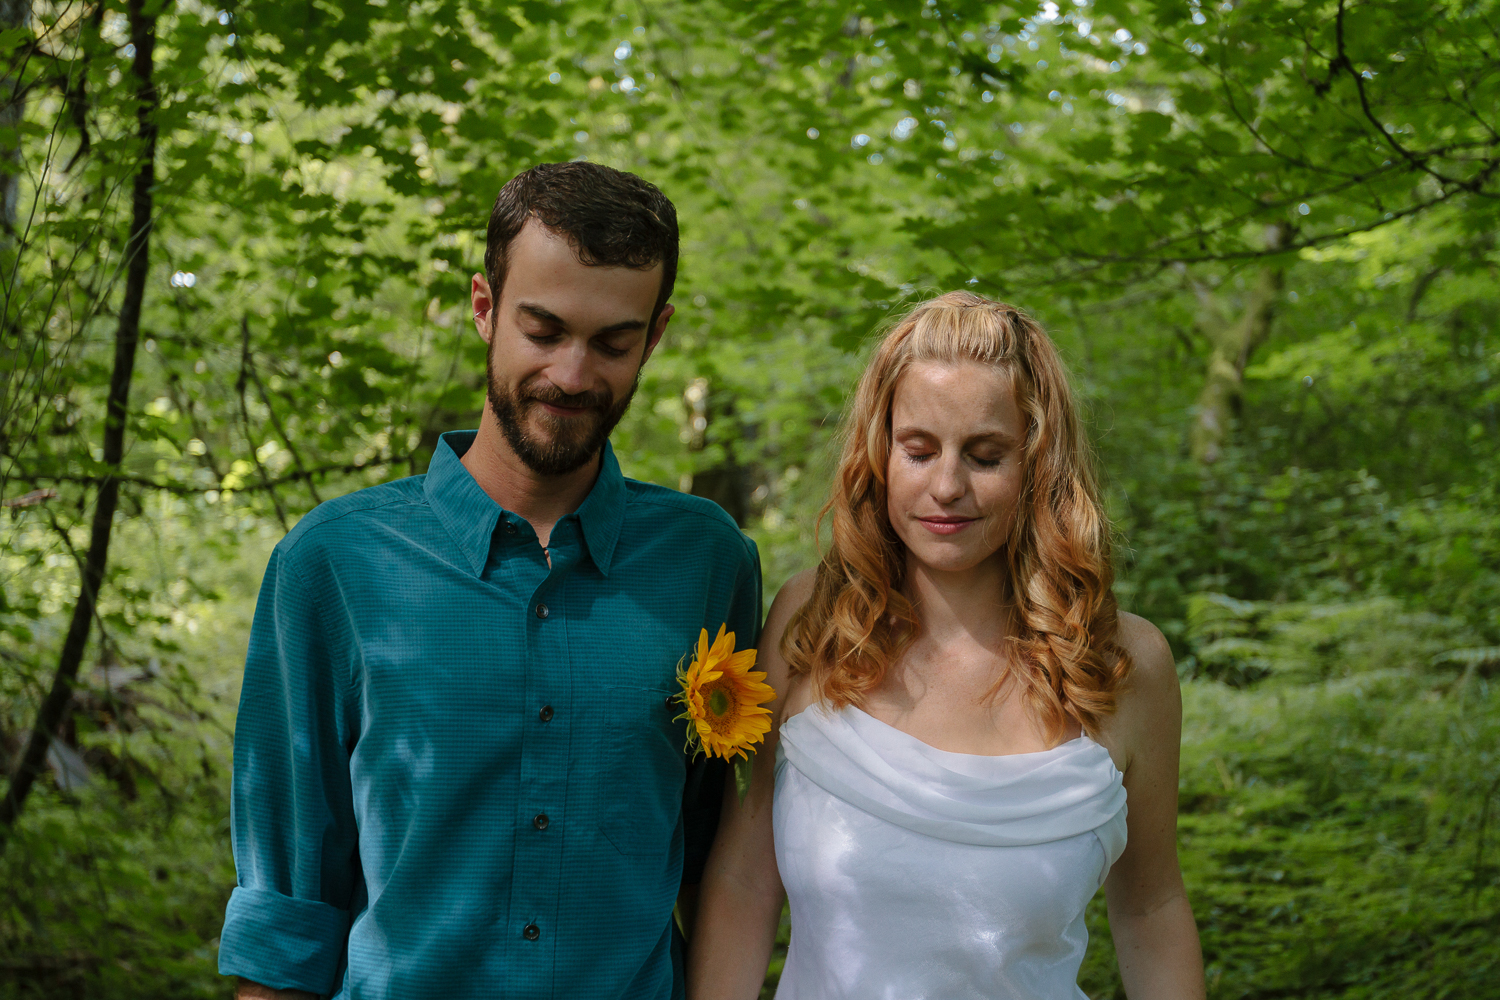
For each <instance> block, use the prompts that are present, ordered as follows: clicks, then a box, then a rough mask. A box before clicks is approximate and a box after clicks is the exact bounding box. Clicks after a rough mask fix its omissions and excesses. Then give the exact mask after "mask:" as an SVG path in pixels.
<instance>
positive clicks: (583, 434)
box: [485, 347, 641, 476]
mask: <svg viewBox="0 0 1500 1000" xmlns="http://www.w3.org/2000/svg"><path fill="white" fill-rule="evenodd" d="M485 381H486V383H487V384H488V395H489V400H490V409H491V410H493V411H494V412H495V419H496V420H497V421H499V423H500V431H501V433H502V434H504V435H505V440H506V441H507V442H509V443H510V447H511V450H512V451H514V452H515V453H516V455H517V456H518V457H519V458H520V459H521V461H522V462H525V463H526V467H527V468H528V469H530V470H531V471H532V472H535V473H536V474H537V475H540V476H561V475H565V474H567V473H569V472H574V471H577V470H578V469H581V468H583V466H585V465H587V464H588V463H589V462H591V461H593V458H594V456H595V455H597V454H599V451H600V449H601V448H603V447H604V442H605V441H606V440H608V438H609V432H610V431H612V430H614V429H615V425H616V424H618V423H619V422H620V418H621V417H623V416H624V415H625V411H626V410H628V409H630V401H631V399H633V398H634V397H635V390H636V389H637V388H639V386H640V384H641V373H640V372H639V371H637V372H636V374H635V382H634V383H632V384H631V386H630V391H629V392H627V393H626V394H625V398H624V399H621V400H619V401H618V402H616V401H615V398H614V393H612V392H609V391H608V390H605V391H603V392H580V393H576V394H569V393H566V392H563V391H562V390H561V389H559V388H558V387H557V386H555V385H553V384H552V383H550V382H548V381H546V380H545V379H542V378H532V379H528V380H527V382H525V383H522V384H521V385H519V386H516V387H515V388H514V389H512V390H510V391H509V392H506V391H504V390H503V389H502V388H501V387H500V386H498V385H496V383H495V365H494V350H493V347H492V348H491V350H490V353H489V357H488V358H486V360H485ZM543 403H550V404H552V405H553V406H569V407H574V406H576V407H582V408H583V409H584V410H585V412H584V413H582V414H580V415H578V416H576V417H557V416H553V415H552V414H550V413H548V412H547V411H546V410H540V412H538V414H537V420H538V422H539V423H540V424H541V425H542V427H543V428H545V429H546V431H547V432H548V436H547V437H539V436H536V435H535V434H533V433H532V432H531V431H530V430H529V429H528V428H527V426H526V424H527V420H528V419H530V417H531V411H532V410H536V409H538V407H540V406H541V404H543Z"/></svg>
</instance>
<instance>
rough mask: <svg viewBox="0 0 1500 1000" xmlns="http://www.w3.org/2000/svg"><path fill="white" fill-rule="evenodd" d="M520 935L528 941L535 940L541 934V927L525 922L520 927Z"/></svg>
mask: <svg viewBox="0 0 1500 1000" xmlns="http://www.w3.org/2000/svg"><path fill="white" fill-rule="evenodd" d="M521 936H522V937H523V938H525V939H526V940H528V941H535V940H536V939H537V938H539V937H541V936H542V929H541V928H540V927H538V926H537V925H536V924H527V925H526V926H525V927H523V928H521Z"/></svg>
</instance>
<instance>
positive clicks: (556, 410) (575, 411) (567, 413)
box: [532, 399, 592, 417]
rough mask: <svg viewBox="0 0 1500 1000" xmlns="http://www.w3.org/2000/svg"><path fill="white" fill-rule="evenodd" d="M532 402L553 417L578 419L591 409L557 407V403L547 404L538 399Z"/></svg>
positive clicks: (583, 407)
mask: <svg viewBox="0 0 1500 1000" xmlns="http://www.w3.org/2000/svg"><path fill="white" fill-rule="evenodd" d="M532 402H534V403H536V405H538V406H540V407H541V408H542V409H544V410H546V411H547V412H548V413H550V414H552V415H553V416H554V417H580V416H582V415H583V414H585V413H587V412H589V410H591V409H592V407H589V406H559V405H558V404H557V403H548V402H545V401H543V400H540V399H536V400H532Z"/></svg>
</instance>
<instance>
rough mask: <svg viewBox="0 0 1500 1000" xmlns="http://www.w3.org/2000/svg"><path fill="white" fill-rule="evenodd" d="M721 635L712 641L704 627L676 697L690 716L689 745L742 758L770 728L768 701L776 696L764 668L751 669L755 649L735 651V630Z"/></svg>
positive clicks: (685, 715)
mask: <svg viewBox="0 0 1500 1000" xmlns="http://www.w3.org/2000/svg"><path fill="white" fill-rule="evenodd" d="M724 629H725V626H723V625H720V626H719V634H718V636H717V637H716V638H715V639H714V641H713V645H709V642H708V629H703V630H701V633H700V634H699V636H698V648H697V649H696V650H694V654H693V662H692V663H690V664H689V665H688V666H687V668H686V669H685V670H679V671H678V673H677V682H678V683H679V684H681V685H682V693H681V694H679V695H677V698H676V700H677V702H678V703H679V704H680V705H682V707H683V709H684V711H683V713H682V714H681V715H679V716H678V717H677V718H679V719H687V720H688V740H687V743H688V748H689V749H691V750H701V751H702V752H704V753H706V754H708V755H709V756H710V757H722V758H724V759H725V760H730V759H732V758H734V757H742V758H744V759H745V760H747V761H748V760H749V759H750V758H749V754H747V753H746V752H745V751H746V750H748V749H749V748H750V747H752V746H754V745H755V744H757V743H759V742H760V741H761V740H762V739H763V738H764V737H765V735H766V733H768V732H770V731H771V710H770V709H769V708H766V707H765V703H766V702H769V701H772V700H773V699H775V697H776V692H775V690H773V689H772V687H771V685H769V684H767V683H766V675H765V672H764V671H761V670H752V669H751V668H752V667H754V666H755V650H753V649H747V650H744V651H742V652H739V653H736V652H735V651H734V633H733V632H725V630H724Z"/></svg>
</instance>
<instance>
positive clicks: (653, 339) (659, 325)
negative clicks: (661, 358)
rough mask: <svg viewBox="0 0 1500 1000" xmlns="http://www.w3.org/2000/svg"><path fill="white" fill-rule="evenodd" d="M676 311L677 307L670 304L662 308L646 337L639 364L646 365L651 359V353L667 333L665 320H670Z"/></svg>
mask: <svg viewBox="0 0 1500 1000" xmlns="http://www.w3.org/2000/svg"><path fill="white" fill-rule="evenodd" d="M676 311H677V307H676V306H674V305H672V304H671V303H670V302H669V303H667V304H666V305H664V306H662V309H661V315H660V316H658V317H656V323H655V324H654V325H652V327H651V333H650V334H649V335H648V336H647V337H646V353H645V354H643V355H642V356H641V364H645V363H646V361H647V359H649V358H650V357H651V352H652V351H654V350H656V345H657V344H659V343H661V335H662V334H664V333H666V332H667V320H669V319H671V318H672V314H673V313H674V312H676Z"/></svg>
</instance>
